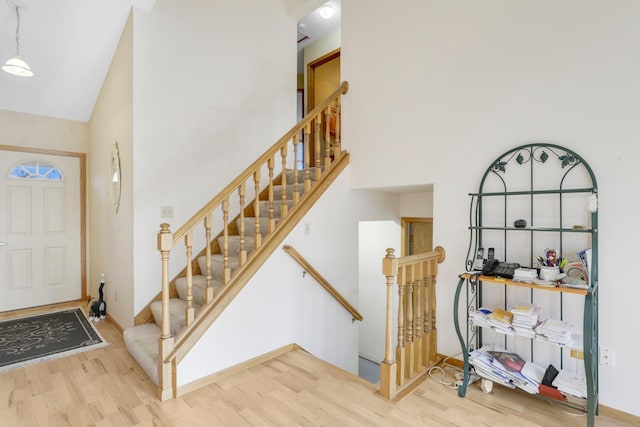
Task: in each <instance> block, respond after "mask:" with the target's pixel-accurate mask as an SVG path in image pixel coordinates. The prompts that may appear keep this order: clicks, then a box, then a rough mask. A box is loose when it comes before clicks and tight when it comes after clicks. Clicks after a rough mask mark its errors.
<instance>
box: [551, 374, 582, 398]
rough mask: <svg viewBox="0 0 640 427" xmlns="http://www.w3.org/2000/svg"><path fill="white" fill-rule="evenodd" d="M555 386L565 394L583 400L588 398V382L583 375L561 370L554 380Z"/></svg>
mask: <svg viewBox="0 0 640 427" xmlns="http://www.w3.org/2000/svg"><path fill="white" fill-rule="evenodd" d="M553 386H554V387H557V388H558V390H560V391H561V392H563V393H564V394H570V395H572V396H576V397H579V398H582V399H585V398H586V397H587V380H586V378H585V377H584V376H581V375H577V374H572V373H570V372H567V371H563V370H561V371H560V373H558V376H557V377H556V378H555V379H554V380H553Z"/></svg>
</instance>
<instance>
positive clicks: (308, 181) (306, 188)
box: [302, 122, 311, 194]
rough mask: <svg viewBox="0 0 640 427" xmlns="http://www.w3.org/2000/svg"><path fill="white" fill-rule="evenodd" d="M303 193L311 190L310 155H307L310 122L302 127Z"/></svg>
mask: <svg viewBox="0 0 640 427" xmlns="http://www.w3.org/2000/svg"><path fill="white" fill-rule="evenodd" d="M304 135H305V137H304V152H303V153H302V154H304V193H305V194H307V193H308V192H309V190H311V169H310V168H311V153H309V140H310V139H311V122H309V123H308V124H307V125H306V126H305V127H304Z"/></svg>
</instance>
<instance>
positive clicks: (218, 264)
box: [198, 254, 239, 281]
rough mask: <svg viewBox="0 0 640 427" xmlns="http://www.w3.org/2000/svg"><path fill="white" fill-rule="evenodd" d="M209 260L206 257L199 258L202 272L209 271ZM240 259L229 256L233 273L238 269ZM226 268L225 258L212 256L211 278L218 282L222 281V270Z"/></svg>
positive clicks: (218, 255)
mask: <svg viewBox="0 0 640 427" xmlns="http://www.w3.org/2000/svg"><path fill="white" fill-rule="evenodd" d="M206 262H207V258H206V257H204V256H201V257H198V266H199V267H200V271H207V265H206ZM238 265H239V261H238V257H233V256H229V268H231V272H233V270H235V269H236V268H238ZM223 268H224V263H223V256H222V255H220V254H215V255H213V254H212V255H211V278H212V279H213V280H216V281H221V280H222V270H223Z"/></svg>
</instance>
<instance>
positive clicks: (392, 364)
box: [380, 248, 398, 399]
mask: <svg viewBox="0 0 640 427" xmlns="http://www.w3.org/2000/svg"><path fill="white" fill-rule="evenodd" d="M394 252H395V250H393V249H391V248H389V249H387V255H386V256H385V257H384V258H383V259H382V274H383V275H384V276H385V277H386V279H387V305H386V328H385V338H384V360H383V361H382V363H381V364H380V394H381V395H382V396H383V397H385V398H387V399H392V398H393V397H394V396H395V394H396V375H397V372H396V369H397V368H396V361H395V360H394V358H393V343H392V339H393V335H392V333H393V332H392V327H393V318H392V316H393V282H394V278H395V277H396V276H397V274H398V260H397V259H396V257H395V255H394Z"/></svg>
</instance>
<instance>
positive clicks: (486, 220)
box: [453, 143, 599, 427]
mask: <svg viewBox="0 0 640 427" xmlns="http://www.w3.org/2000/svg"><path fill="white" fill-rule="evenodd" d="M597 194H598V192H597V183H596V179H595V175H594V173H593V171H592V170H591V168H590V167H589V166H588V164H587V163H586V162H585V161H584V160H583V159H582V157H580V156H579V155H578V154H577V153H575V152H573V151H572V150H569V149H567V148H564V147H561V146H558V145H553V144H537V143H534V144H527V145H522V146H519V147H516V148H514V149H512V150H509V151H507V152H506V153H504V154H502V155H501V156H500V157H498V158H497V159H496V160H495V161H494V162H493V163H491V165H490V166H489V168H487V170H486V171H485V173H484V175H483V176H482V179H481V181H480V188H479V191H478V192H475V193H471V194H470V196H471V203H470V212H469V218H470V224H469V233H470V239H469V240H470V241H469V250H468V252H467V260H466V264H465V267H466V271H465V272H464V273H462V274H461V275H460V276H459V281H458V285H457V287H456V292H455V297H454V307H453V308H454V310H453V311H454V325H455V329H456V334H457V336H458V340H459V341H460V345H461V347H462V355H463V361H464V378H463V382H462V385H460V386H459V387H458V395H459V396H460V397H465V396H466V393H467V388H468V387H469V386H470V382H471V378H474V379H479V380H480V381H479V383H480V388H481V390H482V391H484V392H490V390H492V388H493V385H494V384H496V385H499V386H504V387H508V388H512V389H520V390H522V391H524V392H526V393H528V394H530V395H532V396H535V397H538V398H543V399H548V400H552V401H554V402H556V403H558V404H559V405H564V406H567V407H570V408H573V409H576V410H579V411H583V412H585V413H586V415H587V416H586V417H585V420H586V425H587V426H589V427H594V425H595V416H596V413H597V407H598V365H597V362H598V360H597V359H598V354H597V353H598V294H599V286H598V268H597V267H598V221H597ZM485 250H486V252H485ZM485 255H487V256H486V257H485ZM492 259H493V261H491V260H492ZM496 260H500V261H502V262H499V263H498V262H496Z"/></svg>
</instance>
